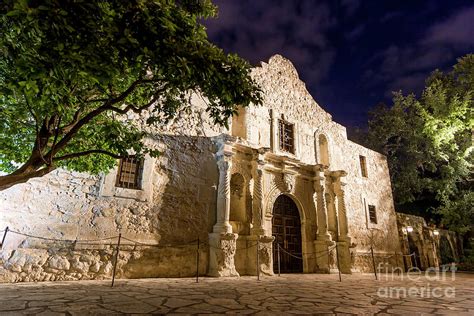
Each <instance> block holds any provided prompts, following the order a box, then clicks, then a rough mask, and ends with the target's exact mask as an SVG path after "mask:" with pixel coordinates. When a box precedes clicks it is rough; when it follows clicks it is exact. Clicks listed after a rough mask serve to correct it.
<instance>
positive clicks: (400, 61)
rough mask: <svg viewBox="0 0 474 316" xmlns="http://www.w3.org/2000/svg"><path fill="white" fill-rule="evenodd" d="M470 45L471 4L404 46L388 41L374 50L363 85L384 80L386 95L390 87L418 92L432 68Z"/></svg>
mask: <svg viewBox="0 0 474 316" xmlns="http://www.w3.org/2000/svg"><path fill="white" fill-rule="evenodd" d="M473 45H474V7H471V8H467V9H466V8H463V9H461V10H459V11H456V12H454V13H453V14H451V15H450V16H449V17H448V18H447V19H444V20H442V21H440V22H435V23H433V24H432V25H431V26H430V27H428V28H427V30H426V31H425V32H424V33H423V34H422V36H420V37H419V38H418V39H417V40H416V41H414V42H412V43H408V44H407V45H405V46H398V45H390V46H389V47H387V48H386V49H384V50H382V51H380V52H378V53H377V54H375V55H374V56H373V58H372V59H371V60H370V62H369V64H370V68H369V69H367V70H366V71H365V73H364V77H365V78H370V79H371V80H367V81H366V86H367V87H374V86H377V85H380V84H381V83H383V84H385V85H386V91H385V93H384V95H385V97H387V98H388V97H390V96H391V95H392V93H391V91H399V90H402V91H403V92H404V93H410V92H415V93H419V92H420V91H421V90H422V88H423V86H424V82H425V79H426V77H427V76H428V75H429V74H430V73H431V72H432V71H433V70H435V69H442V70H444V69H443V68H446V67H449V66H451V64H450V63H453V62H454V61H455V58H456V57H458V56H460V55H462V54H465V53H466V48H469V47H471V48H473V47H474V46H473Z"/></svg>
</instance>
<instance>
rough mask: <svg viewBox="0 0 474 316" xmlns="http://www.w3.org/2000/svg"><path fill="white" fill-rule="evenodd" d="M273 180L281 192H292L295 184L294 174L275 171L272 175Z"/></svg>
mask: <svg viewBox="0 0 474 316" xmlns="http://www.w3.org/2000/svg"><path fill="white" fill-rule="evenodd" d="M273 182H274V185H275V186H276V187H277V188H278V189H279V190H280V191H281V192H293V191H294V189H295V186H296V175H293V174H288V173H275V174H274V175H273Z"/></svg>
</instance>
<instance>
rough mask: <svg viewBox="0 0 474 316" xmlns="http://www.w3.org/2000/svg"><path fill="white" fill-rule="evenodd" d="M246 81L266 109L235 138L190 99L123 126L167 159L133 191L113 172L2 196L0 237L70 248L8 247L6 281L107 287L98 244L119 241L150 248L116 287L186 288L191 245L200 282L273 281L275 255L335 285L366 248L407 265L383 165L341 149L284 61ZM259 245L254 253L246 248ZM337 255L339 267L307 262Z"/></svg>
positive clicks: (14, 243)
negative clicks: (154, 118) (175, 110)
mask: <svg viewBox="0 0 474 316" xmlns="http://www.w3.org/2000/svg"><path fill="white" fill-rule="evenodd" d="M252 76H253V78H254V79H255V81H256V82H257V83H258V84H259V85H260V87H261V89H262V91H263V95H264V102H263V105H262V106H250V107H248V108H245V109H239V115H238V116H234V117H233V118H232V119H231V121H230V122H229V123H230V124H229V125H230V128H229V129H225V128H223V127H218V126H215V125H213V124H212V120H210V119H209V117H208V115H207V114H206V111H205V109H206V103H205V100H204V99H203V98H201V97H200V96H199V95H197V94H196V93H190V94H189V102H188V103H186V104H184V105H183V111H181V112H180V113H179V115H178V117H176V118H175V119H174V120H172V121H171V122H169V123H168V124H166V125H160V126H148V125H146V124H145V121H146V118H147V113H144V114H143V115H141V116H137V115H136V114H130V115H128V116H126V117H124V119H126V120H128V121H130V122H131V123H132V124H136V125H137V126H140V127H141V128H142V129H143V130H144V131H145V132H147V135H148V136H147V139H146V142H147V144H148V145H149V146H150V147H152V148H154V149H159V150H160V151H161V152H162V155H161V156H160V157H158V158H156V159H152V158H150V157H146V158H145V160H144V162H143V171H142V172H143V173H142V174H141V175H140V176H141V177H140V181H141V182H140V185H139V186H138V188H137V189H134V190H132V189H127V188H122V187H117V185H116V184H117V181H116V178H117V168H114V169H113V170H111V171H110V172H109V173H107V174H102V175H97V176H93V175H89V174H85V173H77V172H70V171H67V170H57V171H54V172H52V173H51V174H48V175H47V176H45V177H43V178H40V179H32V180H30V181H28V182H27V183H24V184H20V185H16V186H14V187H12V188H9V189H8V190H5V191H2V192H0V203H1V205H2V209H1V211H0V230H2V229H4V228H5V227H7V226H8V227H10V228H11V229H12V230H14V231H17V232H20V233H23V234H29V235H35V236H40V237H46V238H53V239H58V240H69V241H72V242H69V243H66V244H63V243H55V242H47V241H45V240H40V239H35V238H32V237H28V236H24V235H19V234H9V235H8V236H7V240H6V242H5V244H4V245H3V247H2V250H1V252H0V264H1V267H0V280H3V281H9V282H17V281H42V280H79V279H103V278H109V277H110V276H111V268H112V260H111V259H112V257H113V253H114V244H113V242H111V241H109V240H104V238H108V237H111V236H117V235H118V234H119V233H121V234H122V236H125V237H126V238H128V239H131V240H135V241H138V242H140V243H145V244H153V245H157V247H144V246H139V244H137V245H136V246H124V247H123V251H122V249H121V251H120V254H119V260H118V271H117V275H118V277H119V278H138V277H174V276H176V277H183V276H193V275H194V274H195V264H196V246H195V245H193V244H189V242H190V241H194V240H197V239H198V238H199V240H200V241H202V242H203V244H202V245H203V246H202V248H201V255H200V258H201V262H200V267H201V269H202V273H201V274H209V275H212V276H239V275H256V274H262V275H273V274H274V273H275V267H276V259H277V257H276V252H275V247H276V245H277V244H279V245H280V247H281V249H284V250H285V251H286V252H288V253H289V254H290V255H288V256H287V257H282V258H281V259H282V262H280V263H281V264H282V265H283V268H284V269H287V271H290V272H303V273H315V272H324V273H328V272H332V271H334V270H335V269H336V271H337V268H336V263H337V260H339V266H340V268H341V271H342V272H343V273H347V274H348V273H353V272H358V271H366V270H367V262H366V261H365V260H364V259H361V258H362V256H363V254H365V253H367V252H368V251H369V250H370V249H371V248H373V249H374V252H375V255H376V256H379V257H380V258H383V257H387V256H390V255H391V254H394V253H397V252H401V248H400V242H399V239H398V231H397V224H396V215H395V211H394V206H393V198H392V192H391V184H390V177H389V174H388V167H387V161H386V158H385V157H384V156H383V155H381V154H379V153H376V152H374V151H371V150H369V149H367V148H364V147H362V146H360V145H358V144H355V143H353V142H351V141H349V140H348V139H347V134H346V129H345V128H344V127H343V126H341V125H340V124H338V123H336V122H334V121H333V120H332V117H331V115H330V114H329V113H327V112H325V111H324V110H323V109H322V108H321V107H320V106H319V105H318V104H317V103H316V101H315V100H314V99H313V98H312V97H311V95H310V94H309V93H308V91H307V90H306V87H305V84H304V82H302V81H301V80H300V79H299V77H298V73H297V71H296V69H295V68H294V66H293V65H292V64H291V62H290V61H288V60H287V59H285V58H283V57H282V56H279V55H275V56H273V57H272V58H270V60H269V61H268V62H267V63H262V64H261V65H260V66H258V67H255V68H253V69H252ZM362 161H363V163H362ZM277 211H278V212H277ZM75 240H77V241H80V240H97V242H95V244H94V245H85V244H81V242H73V241H75ZM256 242H258V243H259V247H260V248H259V251H258V252H257V251H253V250H251V249H250V248H248V247H250V246H251V245H254V243H256ZM249 245H250V246H249ZM336 245H337V247H338V253H339V257H338V258H336V259H335V258H334V256H333V254H328V255H325V256H323V255H317V256H316V255H315V254H316V253H318V254H321V253H322V252H324V251H325V250H327V249H333V247H334V246H336ZM290 258H293V259H290ZM298 258H300V259H298ZM298 260H299V261H298ZM257 263H258V268H257ZM390 264H391V265H396V264H397V262H391V263H390ZM257 269H258V270H257Z"/></svg>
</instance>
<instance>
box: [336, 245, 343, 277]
mask: <svg viewBox="0 0 474 316" xmlns="http://www.w3.org/2000/svg"><path fill="white" fill-rule="evenodd" d="M336 260H337V271H338V272H339V282H342V277H341V266H340V264H339V249H338V247H337V242H336Z"/></svg>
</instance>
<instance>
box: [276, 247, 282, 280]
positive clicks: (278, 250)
mask: <svg viewBox="0 0 474 316" xmlns="http://www.w3.org/2000/svg"><path fill="white" fill-rule="evenodd" d="M277 253H278V276H281V275H280V244H279V243H277Z"/></svg>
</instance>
